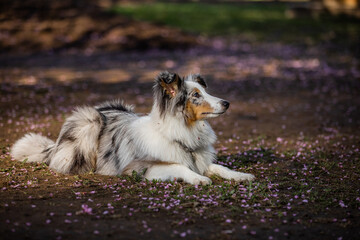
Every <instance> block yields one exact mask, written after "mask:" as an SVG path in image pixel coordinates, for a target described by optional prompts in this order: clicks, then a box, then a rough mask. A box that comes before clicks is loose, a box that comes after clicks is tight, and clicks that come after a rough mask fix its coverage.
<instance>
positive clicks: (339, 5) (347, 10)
mask: <svg viewBox="0 0 360 240" xmlns="http://www.w3.org/2000/svg"><path fill="white" fill-rule="evenodd" d="M314 1H315V2H316V1H320V2H321V3H322V5H323V7H324V8H325V9H326V10H327V11H329V12H330V13H331V14H334V15H338V14H348V15H352V16H357V17H360V0H314Z"/></svg>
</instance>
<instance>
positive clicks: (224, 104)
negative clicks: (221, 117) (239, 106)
mask: <svg viewBox="0 0 360 240" xmlns="http://www.w3.org/2000/svg"><path fill="white" fill-rule="evenodd" d="M221 105H223V106H224V108H225V109H228V108H229V106H230V103H229V102H228V101H225V100H222V101H221Z"/></svg>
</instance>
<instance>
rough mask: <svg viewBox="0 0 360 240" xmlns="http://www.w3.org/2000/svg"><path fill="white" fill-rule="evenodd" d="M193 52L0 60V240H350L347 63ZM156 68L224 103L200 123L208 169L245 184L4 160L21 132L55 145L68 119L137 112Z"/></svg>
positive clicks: (64, 50) (309, 51)
mask: <svg viewBox="0 0 360 240" xmlns="http://www.w3.org/2000/svg"><path fill="white" fill-rule="evenodd" d="M114 21H115V20H114ZM95 22H96V21H95ZM34 24H36V23H34ZM56 25H57V24H56ZM100 25H101V24H99V26H94V28H97V27H99V28H100ZM54 26H55V25H54ZM156 27H159V26H156ZM159 28H162V27H159ZM164 29H165V30H164V31H175V32H177V33H178V34H180V35H181V34H183V33H181V32H178V30H172V29H170V30H166V29H167V28H164ZM184 36H185V37H184V38H186V39H187V38H188V36H186V35H184ZM164 39H165V40H164V42H167V41H168V40H167V38H164ZM85 42H86V44H85ZM85 42H84V43H83V44H82V45H81V46H89V45H87V44H90V43H89V42H88V41H85ZM156 42H157V41H156ZM183 42H185V43H186V42H187V41H183ZM204 42H205V43H206V44H198V42H196V43H193V44H190V45H186V44H188V43H186V44H185V45H186V46H187V48H186V49H184V48H183V47H180V48H176V49H175V50H173V49H172V50H169V49H166V48H165V49H164V48H160V49H159V48H153V47H151V48H149V49H148V50H146V51H144V50H142V51H139V50H128V51H118V50H121V48H120V47H119V48H116V51H115V50H114V51H104V49H101V48H97V47H96V48H93V49H94V50H93V51H88V50H87V47H84V48H83V47H78V48H72V47H69V46H66V47H64V46H63V45H61V44H60V45H59V47H58V50H56V51H52V50H49V49H48V48H47V47H45V45H37V46H38V49H36V51H34V52H36V53H34V52H32V53H22V52H21V51H22V50H19V49H17V48H16V49H11V48H9V49H8V50H7V51H4V52H2V53H1V54H0V113H1V114H0V148H1V152H0V235H1V239H44V238H51V239H75V238H77V239H99V238H101V239H118V238H124V239H138V238H144V237H147V238H149V239H168V238H188V239H357V238H359V237H360V184H359V180H360V170H359V169H360V163H359V158H360V153H359V145H360V144H359V143H360V137H359V136H360V130H359V124H360V109H359V103H360V94H359V93H360V82H359V80H360V69H359V61H358V59H356V58H355V57H354V56H353V55H352V53H351V52H347V53H344V52H332V51H329V49H327V48H325V47H324V46H318V45H314V46H312V47H306V46H300V45H291V44H283V43H282V44H280V43H264V42H250V43H249V42H241V41H238V40H236V39H227V38H221V37H217V38H209V39H206V40H204ZM2 44H4V43H2ZM55 45H56V44H55ZM185 45H184V46H185ZM51 46H54V44H52V45H51ZM56 46H58V45H56ZM97 46H98V45H97ZM52 48H53V47H51V49H52ZM26 49H31V48H28V47H27V48H26ZM109 49H110V48H109ZM109 49H107V50H109ZM25 52H26V51H25ZM30 52H31V51H30ZM165 69H167V70H169V71H175V72H178V73H180V74H181V75H185V74H188V73H196V72H200V73H202V74H203V75H204V76H205V79H206V80H207V82H208V85H209V92H210V93H211V94H213V95H216V96H219V97H221V98H225V99H227V100H229V101H230V102H231V106H230V109H229V111H228V112H227V113H226V114H225V115H223V116H221V117H219V118H216V119H213V120H211V121H210V123H211V125H212V126H213V128H214V130H215V132H216V133H217V135H218V141H217V143H216V146H215V147H216V149H217V150H218V163H220V164H223V165H225V166H228V167H229V168H232V169H236V170H239V171H244V172H249V173H252V174H254V175H255V176H256V180H255V181H254V182H252V183H234V182H231V181H224V180H223V179H219V178H217V177H214V178H213V179H212V180H213V184H212V185H211V186H190V185H188V184H185V183H182V182H175V183H173V182H148V181H145V180H143V179H140V178H139V177H138V176H135V175H134V176H133V177H122V176H117V177H108V176H99V175H96V174H92V173H89V174H85V175H75V176H74V175H61V174H57V173H55V172H53V171H51V170H49V169H48V168H47V166H45V165H43V164H30V163H26V162H25V163H23V162H16V161H14V160H12V159H11V156H10V154H9V149H10V147H11V146H12V144H13V143H14V142H15V140H16V139H18V138H20V137H21V136H23V135H24V134H25V133H28V132H36V133H41V134H42V135H45V136H48V137H50V138H51V139H54V140H55V139H56V138H57V135H58V133H59V130H60V128H61V125H62V124H63V122H64V119H65V118H66V117H67V116H69V115H70V114H71V111H72V110H73V109H74V107H76V106H79V105H93V104H97V103H100V102H102V101H104V100H111V99H116V98H121V99H124V100H125V101H126V102H127V103H130V104H134V105H135V106H136V111H137V112H139V113H147V112H149V111H150V109H151V106H152V83H153V79H154V77H155V76H156V75H157V73H159V71H161V70H165Z"/></svg>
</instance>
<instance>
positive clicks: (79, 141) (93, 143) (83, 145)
mask: <svg viewBox="0 0 360 240" xmlns="http://www.w3.org/2000/svg"><path fill="white" fill-rule="evenodd" d="M206 87H207V85H206V83H205V81H204V79H203V77H201V76H200V75H199V74H192V75H189V76H187V77H184V78H181V77H180V76H179V75H178V74H176V73H169V72H162V73H160V74H159V75H158V76H157V77H156V79H155V84H154V87H153V92H154V103H153V108H152V110H151V112H150V113H149V114H148V115H146V116H138V115H137V114H135V113H134V112H133V107H132V106H128V105H125V104H123V102H122V101H110V102H105V103H103V104H101V105H99V106H96V107H81V108H77V109H76V110H75V111H74V112H73V113H72V115H71V116H70V117H69V118H67V120H66V121H65V123H64V125H63V126H62V129H61V131H60V134H59V137H58V139H57V141H56V142H53V141H52V140H50V139H48V138H46V137H43V136H41V135H37V134H34V133H29V134H27V135H25V136H24V137H23V138H21V139H20V140H18V141H17V142H16V143H15V144H14V146H13V147H12V149H11V153H12V156H13V157H14V158H15V159H17V160H20V161H23V160H27V162H44V163H46V164H47V165H49V167H50V168H51V169H53V170H55V171H56V172H59V173H64V174H82V173H86V172H90V171H93V172H94V173H97V174H103V175H129V174H132V172H133V171H136V172H139V173H140V172H142V173H143V174H144V177H145V178H146V179H149V180H152V179H158V180H163V181H165V180H174V179H178V180H183V181H184V182H187V183H190V184H194V185H198V184H211V180H210V178H209V176H211V175H214V174H215V175H218V176H220V177H222V178H224V179H229V180H230V179H233V180H235V181H251V180H253V179H254V178H255V177H254V176H253V175H252V174H246V173H241V172H237V171H233V170H230V169H228V168H226V167H223V166H221V165H217V164H214V163H213V162H214V161H215V159H216V152H215V149H214V147H213V144H214V143H215V140H216V136H215V133H214V131H213V130H212V128H211V127H210V125H209V123H208V122H207V121H206V119H209V118H213V117H217V116H219V115H221V114H223V113H225V112H226V110H227V109H228V108H229V105H230V103H229V102H227V101H225V100H222V99H219V98H216V97H213V96H211V95H209V94H208V93H206V91H205V89H206Z"/></svg>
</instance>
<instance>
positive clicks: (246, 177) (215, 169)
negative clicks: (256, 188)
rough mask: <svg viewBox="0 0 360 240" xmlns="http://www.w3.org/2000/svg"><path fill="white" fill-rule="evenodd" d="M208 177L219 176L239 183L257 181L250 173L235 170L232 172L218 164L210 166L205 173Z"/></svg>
mask: <svg viewBox="0 0 360 240" xmlns="http://www.w3.org/2000/svg"><path fill="white" fill-rule="evenodd" d="M205 175H206V176H211V175H218V176H220V177H222V178H225V179H228V180H231V179H233V180H235V181H237V182H241V181H252V180H254V179H255V176H254V175H252V174H249V173H242V172H237V171H234V170H230V169H228V168H227V167H224V166H221V165H218V164H210V165H209V167H208V169H207V170H206V172H205Z"/></svg>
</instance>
